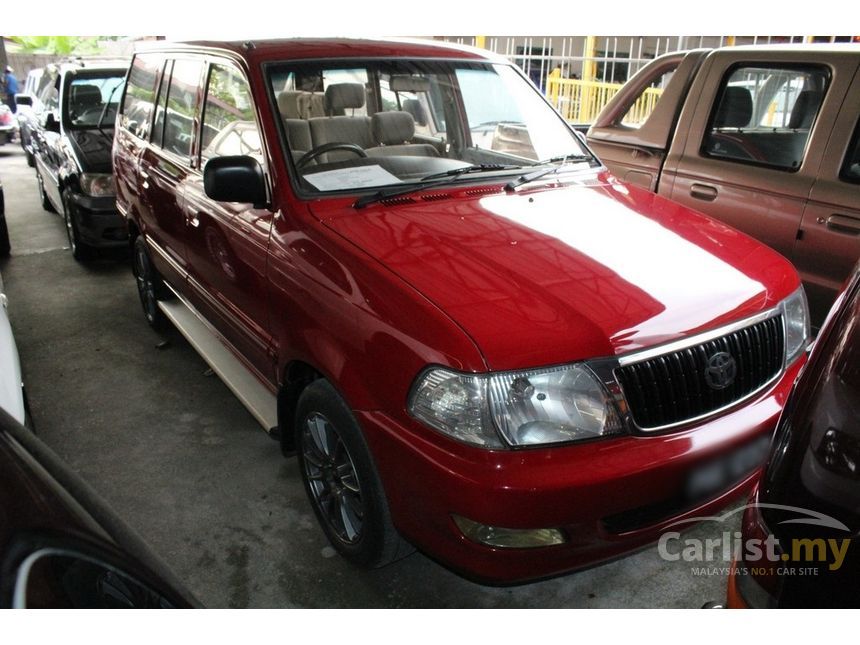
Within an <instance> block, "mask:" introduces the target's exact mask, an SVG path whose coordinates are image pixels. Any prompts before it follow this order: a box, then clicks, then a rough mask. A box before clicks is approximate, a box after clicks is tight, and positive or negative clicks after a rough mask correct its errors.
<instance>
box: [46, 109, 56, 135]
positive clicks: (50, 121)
mask: <svg viewBox="0 0 860 645" xmlns="http://www.w3.org/2000/svg"><path fill="white" fill-rule="evenodd" d="M45 130H47V131H48V132H56V133H57V134H59V133H60V122H59V121H57V117H56V116H55V115H54V113H53V112H48V114H47V115H46V116H45Z"/></svg>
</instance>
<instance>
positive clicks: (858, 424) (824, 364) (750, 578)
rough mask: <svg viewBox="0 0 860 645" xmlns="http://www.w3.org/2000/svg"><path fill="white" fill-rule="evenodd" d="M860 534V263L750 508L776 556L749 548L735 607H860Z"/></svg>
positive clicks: (749, 532) (753, 535) (738, 573)
mask: <svg viewBox="0 0 860 645" xmlns="http://www.w3.org/2000/svg"><path fill="white" fill-rule="evenodd" d="M789 507H791V508H789ZM798 511H800V512H801V514H802V515H804V516H805V519H804V520H803V521H801V520H799V519H798V517H797V513H798ZM858 535H860V265H858V266H857V268H856V269H855V270H854V276H853V279H851V281H850V283H849V284H848V285H847V288H846V289H845V290H844V291H843V292H842V294H841V295H840V296H839V298H838V299H837V300H836V303H835V304H834V306H833V309H832V310H831V313H830V315H829V316H828V319H827V322H826V323H825V325H824V327H823V329H822V331H821V333H820V334H819V336H818V339H817V340H816V341H815V347H814V349H813V351H812V354H811V356H810V358H809V362H808V363H807V365H806V367H805V368H804V369H803V371H802V373H801V375H800V378H799V379H798V381H797V384H796V386H795V388H794V390H793V392H792V393H791V396H790V397H789V400H788V403H787V404H786V406H785V410H784V412H783V414H782V418H781V419H780V422H779V426H778V428H777V431H776V435H775V438H774V442H773V446H772V448H771V454H770V459H769V461H768V463H767V467H766V469H765V471H764V475H763V477H762V480H761V483H760V484H759V485H758V487H757V489H756V491H755V492H754V493H753V496H752V498H751V500H750V505H749V506H748V507H747V509H746V513H745V516H744V520H743V540H744V543H745V544H747V543H749V541H751V540H759V541H760V542H761V543H763V542H764V541H765V540H768V539H770V540H771V541H773V540H776V541H777V542H778V545H777V546H776V548H775V549H773V550H772V552H771V553H770V555H769V557H767V556H768V554H766V553H765V554H761V555H760V556H759V554H757V553H755V550H754V549H752V550H751V551H752V553H745V554H742V556H741V558H740V559H739V560H738V561H737V562H736V563H735V565H734V566H733V568H732V569H733V572H732V576H731V577H730V579H729V587H728V601H727V604H728V606H729V607H756V608H763V607H855V608H856V607H860V579H858V577H857V573H858V571H860V540H858V539H857V538H858ZM753 556H756V557H753Z"/></svg>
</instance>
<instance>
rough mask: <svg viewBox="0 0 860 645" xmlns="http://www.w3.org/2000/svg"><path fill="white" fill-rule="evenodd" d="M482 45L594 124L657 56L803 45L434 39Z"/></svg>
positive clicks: (638, 106) (732, 40)
mask: <svg viewBox="0 0 860 645" xmlns="http://www.w3.org/2000/svg"><path fill="white" fill-rule="evenodd" d="M437 38H440V39H442V40H446V41H449V42H455V43H460V44H463V45H472V46H477V47H482V48H485V49H488V50H490V51H493V52H495V53H497V54H501V55H503V56H505V57H506V58H507V59H509V60H510V61H511V62H513V63H514V64H516V65H518V66H519V67H520V68H521V69H522V70H523V72H524V73H525V74H526V76H528V77H529V78H530V79H531V80H532V81H533V82H534V84H535V85H536V86H537V87H538V88H539V89H540V90H541V91H542V92H544V93H545V94H546V96H547V97H548V98H549V99H550V101H552V103H553V105H555V106H556V107H557V108H558V110H559V111H560V112H561V113H562V114H563V115H564V117H565V118H566V119H568V120H570V121H572V122H575V123H590V122H592V121H594V119H595V118H596V117H597V115H598V114H599V113H600V110H601V109H602V108H603V107H604V106H605V105H606V103H608V102H609V100H610V99H611V98H612V97H613V96H615V94H616V93H617V92H618V89H619V88H620V87H621V86H622V85H623V84H624V82H625V81H627V80H628V79H629V78H630V77H631V76H633V75H634V74H635V73H636V72H638V71H639V70H640V69H642V67H644V66H645V65H647V64H648V63H650V62H651V61H652V60H654V59H655V58H657V57H659V56H662V55H663V54H666V53H669V52H673V51H680V50H684V49H694V48H697V47H724V46H727V45H728V46H731V45H756V44H770V43H791V42H804V40H806V38H805V37H803V36H438V37H437ZM661 92H662V90H661V89H660V88H650V89H648V90H646V91H645V94H644V95H643V96H642V97H641V98H640V99H639V100H638V101H637V102H636V103H635V104H634V105H633V106H632V107H631V108H630V111H629V112H628V114H627V116H626V117H625V119H624V121H623V122H624V123H625V124H627V125H632V126H636V125H641V124H642V123H643V122H644V121H645V119H646V118H647V116H648V115H649V114H650V113H651V111H652V110H653V109H654V106H655V105H656V103H657V100H658V99H659V97H660V94H661Z"/></svg>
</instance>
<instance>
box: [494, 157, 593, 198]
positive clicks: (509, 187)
mask: <svg viewBox="0 0 860 645" xmlns="http://www.w3.org/2000/svg"><path fill="white" fill-rule="evenodd" d="M570 161H573V162H582V161H588V162H591V161H594V157H592V156H591V155H561V156H558V157H552V158H551V159H545V160H543V161H538V162H537V163H536V164H535V165H536V166H542V165H544V164H548V163H558V162H561V164H560V165H558V166H553V167H552V168H541V169H540V170H535V171H534V172H529V173H526V174H525V175H520V176H519V177H517V178H516V179H514V180H513V181H509V182H508V183H507V184H505V190H506V191H508V192H511V191H513V190H516V189H517V188H519V187H520V186H522V185H523V184H527V183H529V182H531V181H536V180H538V179H540V178H541V177H546V176H547V175H553V174H555V173H557V172H560V171H561V170H562V169H563V168H565V167H566V166H567V164H568V162H570Z"/></svg>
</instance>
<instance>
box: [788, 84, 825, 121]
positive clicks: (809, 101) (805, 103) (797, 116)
mask: <svg viewBox="0 0 860 645" xmlns="http://www.w3.org/2000/svg"><path fill="white" fill-rule="evenodd" d="M822 98H824V93H823V92H819V91H817V90H803V91H802V92H801V93H800V94H798V95H797V100H796V101H795V102H794V107H793V108H792V109H791V118H790V119H789V120H788V127H789V128H791V129H792V130H806V129H808V128H811V127H812V122H813V121H814V120H815V115H816V114H818V107H819V106H820V105H821V99H822Z"/></svg>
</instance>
